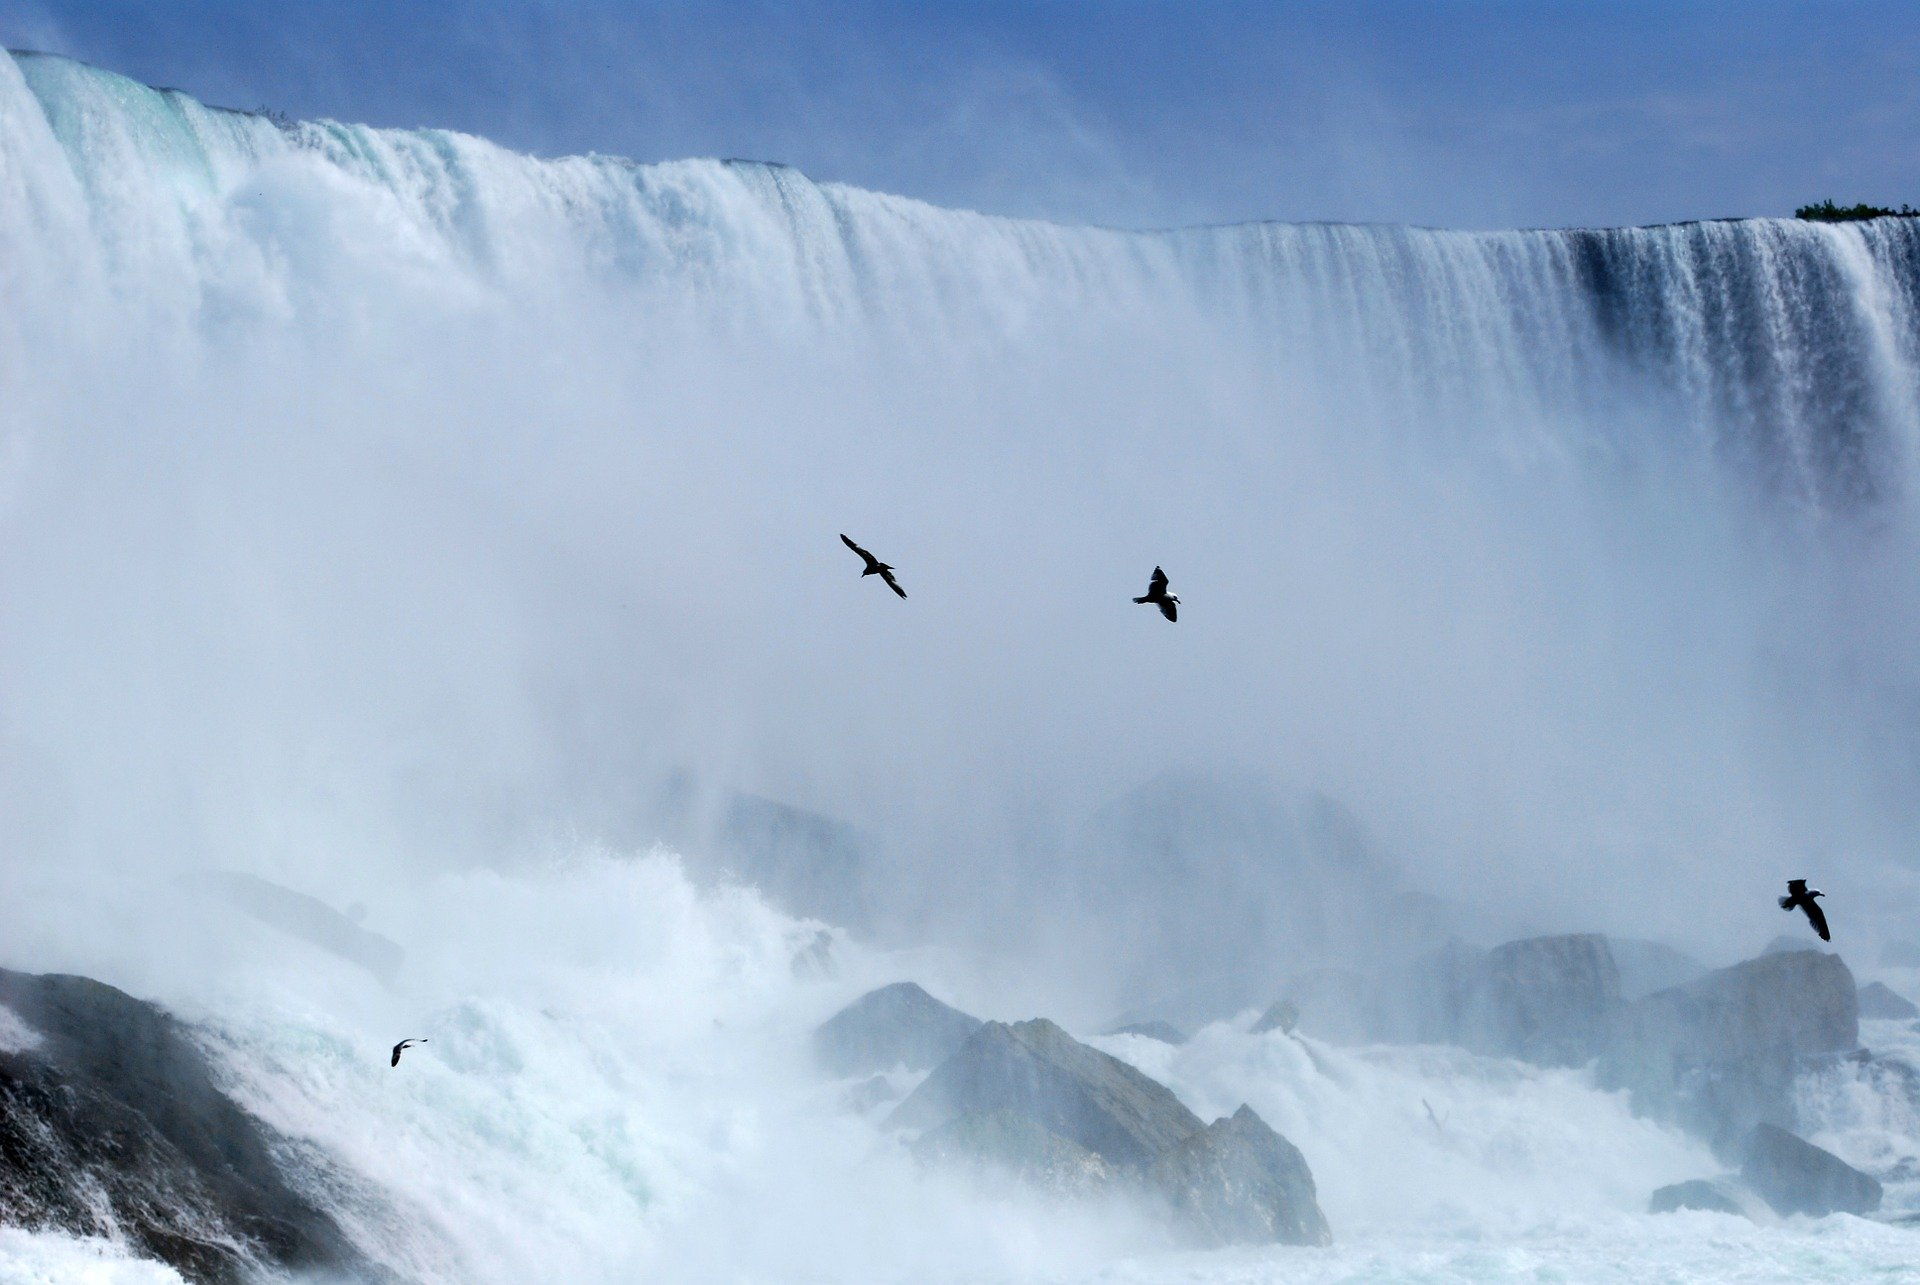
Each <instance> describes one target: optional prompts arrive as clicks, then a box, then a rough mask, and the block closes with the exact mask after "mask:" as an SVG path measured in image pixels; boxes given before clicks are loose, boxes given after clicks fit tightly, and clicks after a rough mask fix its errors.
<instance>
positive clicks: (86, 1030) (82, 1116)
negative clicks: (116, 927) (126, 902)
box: [0, 970, 387, 1283]
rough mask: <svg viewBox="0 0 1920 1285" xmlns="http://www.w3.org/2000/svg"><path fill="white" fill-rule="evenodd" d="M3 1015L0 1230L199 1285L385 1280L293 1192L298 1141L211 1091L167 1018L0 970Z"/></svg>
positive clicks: (91, 986) (148, 1007) (126, 1000)
mask: <svg viewBox="0 0 1920 1285" xmlns="http://www.w3.org/2000/svg"><path fill="white" fill-rule="evenodd" d="M0 1005H4V1011H7V1012H10V1013H11V1014H12V1015H13V1018H12V1021H11V1022H10V1023H9V1025H10V1028H11V1029H12V1032H13V1037H12V1038H10V1039H8V1040H7V1041H6V1042H5V1043H4V1046H0V1218H4V1220H5V1221H6V1222H8V1223H12V1224H15V1225H18V1226H23V1227H28V1228H33V1229H37V1230H48V1229H58V1230H62V1231H67V1232H70V1233H73V1234H75V1235H81V1236H101V1235H108V1234H115V1235H117V1236H119V1237H120V1238H122V1239H124V1241H125V1242H126V1243H127V1244H128V1245H129V1246H130V1247H131V1248H132V1249H133V1250H134V1251H135V1252H136V1253H139V1254H141V1255H144V1256H148V1257H152V1258H157V1259H160V1260H162V1261H164V1262H166V1263H169V1264H171V1265H172V1266H173V1267H174V1268H175V1269H176V1270H177V1271H179V1272H180V1274H181V1275H182V1276H185V1277H186V1278H187V1279H188V1280H191V1281H196V1282H202V1281H212V1282H223V1283H224V1282H239V1281H242V1280H251V1279H255V1278H257V1277H258V1276H260V1275H263V1274H266V1272H267V1271H269V1270H271V1269H279V1270H285V1271H290V1272H296V1273H311V1274H314V1275H326V1274H330V1273H331V1274H337V1275H341V1276H345V1277H347V1278H349V1279H353V1280H361V1281H375V1280H384V1279H387V1277H386V1275H385V1273H383V1272H382V1271H380V1270H379V1269H378V1268H377V1267H375V1266H374V1265H373V1264H371V1263H369V1262H367V1261H366V1260H365V1259H364V1258H363V1257H362V1256H361V1255H360V1253H359V1252H358V1251H357V1250H356V1249H354V1247H353V1246H352V1244H351V1243H350V1242H349V1241H348V1240H347V1238H346V1236H345V1234H344V1233H343V1232H342V1231H341V1229H340V1227H339V1225H338V1224H336V1223H335V1222H334V1220H333V1218H332V1216H331V1215H329V1214H328V1213H326V1212H325V1211H324V1210H323V1209H321V1208H320V1207H319V1206H317V1205H316V1204H314V1203H313V1202H312V1201H311V1200H309V1199H308V1198H307V1197H306V1196H305V1195H304V1194H302V1192H301V1191H299V1190H297V1189H296V1188H295V1186H294V1185H292V1182H291V1181H290V1179H289V1176H288V1174H287V1173H286V1172H283V1169H282V1163H283V1158H285V1157H289V1156H292V1155H293V1154H295V1148H294V1146H293V1144H292V1143H291V1142H290V1141H289V1140H287V1139H285V1138H283V1137H281V1136H280V1135H279V1134H277V1133H276V1132H275V1131H274V1130H272V1129H271V1128H269V1127H268V1126H267V1125H266V1124H264V1123H262V1122H261V1121H260V1120H258V1119H256V1118H254V1117H253V1116H252V1115H250V1114H248V1113H247V1112H246V1111H244V1110H242V1109H241V1108H240V1107H239V1106H238V1105H236V1104H235V1103H234V1102H233V1101H232V1100H231V1099H229V1098H228V1097H227V1096H226V1095H225V1094H223V1093H222V1092H220V1090H219V1089H218V1088H217V1087H216V1085H215V1083H214V1079H213V1076H212V1073H211V1071H210V1069H209V1067H208V1065H207V1063H206V1060H205V1058H204V1057H203V1056H202V1054H201V1053H200V1051H199V1049H198V1048H197V1047H196V1046H195V1044H194V1042H193V1040H192V1039H191V1038H190V1036H189V1035H188V1033H187V1030H186V1028H185V1027H184V1026H183V1025H182V1024H181V1023H180V1022H179V1021H178V1020H176V1019H175V1018H173V1017H172V1016H170V1015H169V1014H167V1013H166V1012H164V1011H163V1010H161V1009H160V1008H158V1007H156V1006H154V1005H152V1004H148V1003H145V1002H143V1001H141V1000H137V999H134V998H133V997H132V996H130V995H127V994H125V993H123V992H121V991H118V990H115V989H114V988H113V987H111V986H106V985H103V984H101V983H99V982H95V981H91V980H89V979H87V978H84V977H68V976H57V975H48V976H34V975H32V974H27V973H16V972H10V971H6V970H0ZM310 1159H311V1161H312V1163H314V1164H315V1165H316V1166H317V1165H318V1160H317V1159H316V1158H310ZM327 1181H329V1182H330V1183H338V1182H340V1181H342V1179H341V1178H340V1177H339V1176H338V1175H328V1176H327Z"/></svg>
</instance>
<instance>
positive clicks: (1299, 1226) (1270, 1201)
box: [1147, 1106, 1333, 1245]
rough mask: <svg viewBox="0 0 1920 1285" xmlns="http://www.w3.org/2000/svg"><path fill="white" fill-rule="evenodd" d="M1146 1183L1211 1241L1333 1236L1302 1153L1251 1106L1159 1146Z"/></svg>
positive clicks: (1321, 1241)
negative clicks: (1165, 1147)
mask: <svg viewBox="0 0 1920 1285" xmlns="http://www.w3.org/2000/svg"><path fill="white" fill-rule="evenodd" d="M1147 1182H1148V1184H1149V1185H1150V1186H1151V1187H1152V1188H1153V1189H1155V1190H1156V1191H1158V1192H1159V1193H1160V1194H1161V1195H1163V1196H1164V1197H1165V1198H1166V1199H1167V1201H1168V1202H1169V1203H1170V1204H1171V1205H1172V1206H1173V1207H1174V1209H1175V1211H1176V1212H1177V1213H1178V1214H1179V1215H1180V1218H1181V1221H1182V1222H1183V1223H1184V1224H1185V1226H1186V1227H1187V1228H1188V1229H1189V1230H1190V1231H1191V1232H1192V1233H1194V1234H1195V1235H1196V1236H1197V1237H1198V1238H1199V1239H1201V1240H1203V1241H1204V1242H1205V1243H1207V1244H1210V1245H1240V1244H1255V1245H1259V1244H1272V1243H1274V1242H1278V1243H1280V1244H1283V1245H1330V1244H1332V1243H1333V1232H1332V1231H1331V1229H1329V1228H1328V1226H1327V1219H1326V1216H1325V1215H1324V1214H1322V1213H1321V1212H1320V1205H1319V1201H1318V1198H1317V1193H1316V1192H1315V1190H1314V1185H1313V1174H1312V1173H1311V1172H1310V1171H1309V1170H1308V1168H1307V1162H1306V1158H1305V1157H1303V1156H1302V1155H1301V1154H1300V1151H1299V1149H1298V1148H1297V1147H1295V1146H1294V1145H1293V1144H1292V1143H1291V1142H1288V1141H1287V1140H1286V1139H1285V1138H1283V1137H1281V1136H1280V1135H1279V1134H1277V1133H1275V1132H1274V1131H1273V1130H1272V1129H1270V1128H1268V1127H1267V1123H1266V1121H1264V1120H1262V1119H1261V1118H1260V1117H1259V1116H1258V1115H1256V1114H1255V1113H1254V1110H1253V1108H1252V1107H1248V1106H1242V1107H1241V1108H1240V1109H1239V1110H1238V1111H1236V1112H1234V1113H1233V1115H1231V1116H1227V1117H1223V1118H1221V1119H1219V1120H1215V1121H1214V1122H1213V1123H1212V1124H1210V1125H1208V1126H1207V1127H1206V1128H1204V1129H1202V1130H1200V1131H1199V1132H1198V1133H1194V1134H1192V1135H1190V1136H1189V1137H1188V1138H1187V1139H1186V1140H1185V1141H1183V1142H1180V1143H1178V1144H1177V1145H1175V1146H1173V1147H1172V1148H1170V1149H1168V1150H1167V1151H1165V1152H1163V1153H1161V1155H1160V1157H1159V1158H1158V1159H1156V1160H1155V1161H1154V1162H1153V1164H1152V1165H1151V1166H1150V1167H1149V1168H1148V1170H1147Z"/></svg>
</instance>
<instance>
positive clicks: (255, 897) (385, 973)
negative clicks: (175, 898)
mask: <svg viewBox="0 0 1920 1285" xmlns="http://www.w3.org/2000/svg"><path fill="white" fill-rule="evenodd" d="M199 878H200V880H201V882H202V883H203V885H204V886H205V887H208V888H211V889H213V890H214V891H216V892H218V893H219V894H220V895H221V896H222V897H224V898H225V899H226V900H227V901H228V902H230V903H231V904H233V905H235V906H237V907H239V908H240V909H241V910H244V911H246V912H247V914H249V915H251V916H253V918H255V919H257V920H259V921H260V922H261V923H263V924H267V925H269V926H270V927H273V928H276V929H278V930H279V931H281V932H283V933H286V934H287V935H289V936H292V937H298V938H299V939H300V940H301V941H304V942H306V943H307V944H308V945H310V946H318V947H319V948H320V949H321V950H324V951H326V952H328V953H329V954H332V955H337V956H339V957H340V958H341V959H344V960H347V961H349V962H351V963H355V964H358V965H360V967H362V968H364V969H366V970H367V971H368V972H370V973H372V974H373V975H374V976H375V977H378V978H379V979H380V980H381V981H383V982H391V981H392V980H393V979H394V977H395V976H396V975H397V974H398V973H399V971H400V965H401V963H402V961H404V960H405V959H406V957H407V952H406V951H404V950H402V949H401V948H400V943H398V942H396V941H394V940H393V939H392V938H389V937H382V936H381V935H380V934H379V933H377V932H372V931H370V930H368V929H366V928H362V927H361V926H360V925H359V924H358V923H356V922H354V920H353V919H352V918H350V917H349V916H347V915H343V914H341V913H340V912H339V911H337V910H335V909H334V908H333V907H332V906H329V905H328V904H327V903H326V902H324V901H321V900H320V899H319V898H318V897H309V896H308V895H307V894H306V893H304V892H295V891H294V890H293V889H291V888H283V887H281V886H280V885H279V884H277V883H273V882H271V881H269V880H266V879H261V878H259V877H258V876H255V875H250V874H242V873H240V872H239V871H237V870H214V871H210V872H208V873H207V874H205V875H202V876H199Z"/></svg>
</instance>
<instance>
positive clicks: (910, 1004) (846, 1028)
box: [813, 982, 980, 1075]
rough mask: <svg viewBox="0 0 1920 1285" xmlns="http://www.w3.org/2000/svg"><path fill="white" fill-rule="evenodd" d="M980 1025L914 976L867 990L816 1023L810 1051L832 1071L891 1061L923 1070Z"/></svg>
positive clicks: (864, 1069) (886, 1066)
mask: <svg viewBox="0 0 1920 1285" xmlns="http://www.w3.org/2000/svg"><path fill="white" fill-rule="evenodd" d="M979 1029H980V1019H979V1018H977V1017H970V1016H968V1015H967V1014H965V1013H962V1012H961V1011H960V1010H959V1009H957V1008H953V1007H951V1006H949V1005H946V1004H942V1003H941V1002H940V1001H939V1000H937V999H935V998H934V997H933V996H931V995H929V994H927V992H926V991H924V990H922V989H921V988H920V987H919V986H917V985H915V984H914V983H913V982H895V983H893V985H891V986H882V987H881V988H880V989H879V990H875V991H868V992H867V993H866V994H865V995H862V996H861V997H860V998H859V999H857V1000H855V1001H853V1003H851V1004H849V1005H847V1006H846V1007H845V1008H843V1009H841V1010H840V1011H839V1012H838V1013H835V1014H834V1015H833V1016H832V1017H830V1018H828V1019H827V1020H826V1021H825V1022H823V1023H821V1025H820V1027H819V1029H818V1030H816V1031H815V1032H814V1033H813V1051H814V1056H815V1058H816V1059H817V1060H818V1061H819V1063H820V1065H821V1066H823V1067H824V1068H826V1069H827V1070H828V1071H831V1072H832V1073H833V1074H835V1075H870V1074H872V1073H874V1072H876V1071H891V1070H893V1069H895V1068H896V1067H904V1068H906V1069H907V1070H909V1071H925V1070H927V1069H928V1068H930V1067H933V1066H936V1065H938V1064H939V1063H941V1062H943V1061H945V1060H946V1059H947V1058H948V1057H949V1056H950V1055H951V1054H952V1053H953V1052H954V1050H956V1049H958V1048H959V1047H960V1046H961V1045H962V1044H965V1043H966V1042H967V1039H968V1037H969V1036H971V1035H972V1034H973V1033H974V1032H975V1031H977V1030H979Z"/></svg>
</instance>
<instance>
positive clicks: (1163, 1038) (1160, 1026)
mask: <svg viewBox="0 0 1920 1285" xmlns="http://www.w3.org/2000/svg"><path fill="white" fill-rule="evenodd" d="M1107 1034H1109V1035H1144V1036H1146V1037H1147V1038H1148V1039H1150V1040H1159V1041H1160V1042H1161V1043H1162V1044H1185V1043H1186V1042H1187V1037H1186V1035H1185V1034H1184V1033H1182V1032H1181V1030H1180V1028H1179V1027H1177V1026H1175V1025H1173V1024H1172V1023H1171V1022H1154V1021H1148V1022H1128V1023H1127V1024H1126V1025H1125V1026H1116V1027H1114V1028H1113V1029H1112V1030H1110V1031H1108V1032H1107Z"/></svg>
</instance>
